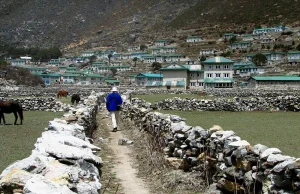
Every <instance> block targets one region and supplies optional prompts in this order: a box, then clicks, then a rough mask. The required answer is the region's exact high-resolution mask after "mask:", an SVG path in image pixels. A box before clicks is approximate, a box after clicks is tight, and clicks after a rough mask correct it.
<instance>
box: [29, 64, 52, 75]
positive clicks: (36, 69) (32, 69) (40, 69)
mask: <svg viewBox="0 0 300 194" xmlns="http://www.w3.org/2000/svg"><path fill="white" fill-rule="evenodd" d="M24 68H25V69H27V70H29V71H30V73H32V74H36V73H37V74H38V73H43V72H47V71H48V68H47V67H27V66H26V67H24Z"/></svg>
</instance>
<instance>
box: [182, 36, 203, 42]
mask: <svg viewBox="0 0 300 194" xmlns="http://www.w3.org/2000/svg"><path fill="white" fill-rule="evenodd" d="M202 40H203V38H202V37H201V36H188V37H187V39H186V42H201V41H202Z"/></svg>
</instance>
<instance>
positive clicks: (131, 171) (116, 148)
mask: <svg viewBox="0 0 300 194" xmlns="http://www.w3.org/2000/svg"><path fill="white" fill-rule="evenodd" d="M102 122H103V123H102ZM101 123H102V124H103V125H102V126H103V128H104V130H109V131H111V130H112V127H111V118H109V117H106V118H104V119H102V121H101ZM102 130H103V129H102ZM109 133H110V137H109V139H110V141H109V142H108V144H107V145H108V146H109V148H110V149H111V150H112V151H113V152H114V155H115V156H116V157H115V159H114V165H113V168H112V171H113V172H114V173H115V174H116V177H117V178H118V179H119V180H120V183H121V185H122V188H123V193H125V194H133V193H138V194H148V193H150V192H149V191H148V190H147V188H146V184H145V183H144V182H143V180H142V179H140V178H138V177H137V175H136V171H137V170H136V169H135V168H133V167H132V166H133V164H134V161H133V159H132V158H131V157H130V153H131V150H130V148H128V147H127V146H124V145H123V146H122V145H118V140H119V139H120V138H123V137H124V136H123V135H122V132H121V131H118V132H109Z"/></svg>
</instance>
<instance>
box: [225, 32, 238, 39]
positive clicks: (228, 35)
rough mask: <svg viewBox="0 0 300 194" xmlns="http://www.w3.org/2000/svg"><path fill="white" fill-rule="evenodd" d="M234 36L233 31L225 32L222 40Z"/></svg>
mask: <svg viewBox="0 0 300 194" xmlns="http://www.w3.org/2000/svg"><path fill="white" fill-rule="evenodd" d="M235 36H237V34H234V33H225V34H224V35H223V38H224V40H229V39H231V38H232V37H235Z"/></svg>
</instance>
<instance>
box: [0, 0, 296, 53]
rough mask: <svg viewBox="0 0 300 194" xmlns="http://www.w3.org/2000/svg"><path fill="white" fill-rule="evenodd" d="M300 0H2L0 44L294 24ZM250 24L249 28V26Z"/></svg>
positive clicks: (99, 40) (129, 38)
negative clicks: (215, 26)
mask: <svg viewBox="0 0 300 194" xmlns="http://www.w3.org/2000/svg"><path fill="white" fill-rule="evenodd" d="M299 5H300V1H296V0H288V1H286V0H278V1H276V3H274V1H272V0H264V1H261V0H240V1H233V0H0V25H1V31H0V43H1V44H2V45H4V44H9V45H15V46H25V47H32V46H41V47H49V46H60V47H61V48H74V47H77V46H80V47H81V48H84V49H85V48H91V47H97V46H102V45H104V46H116V47H117V46H126V45H127V44H135V43H140V42H146V41H149V40H153V39H156V38H163V37H165V38H170V37H176V30H178V29H193V28H194V29H197V28H201V27H203V26H214V25H218V26H219V27H220V28H221V31H228V30H231V29H235V28H240V27H241V25H242V28H244V29H246V30H247V31H249V30H251V29H252V28H253V27H254V26H255V25H262V24H265V25H277V24H294V25H297V22H299V21H298V18H300V6H299ZM247 27H248V28H247Z"/></svg>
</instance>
